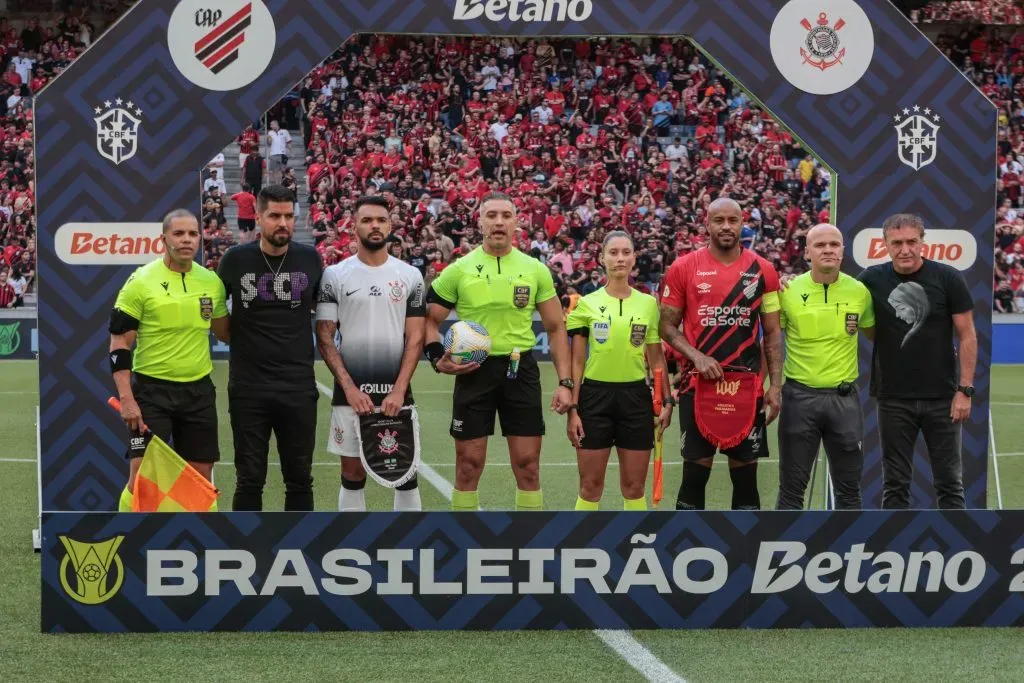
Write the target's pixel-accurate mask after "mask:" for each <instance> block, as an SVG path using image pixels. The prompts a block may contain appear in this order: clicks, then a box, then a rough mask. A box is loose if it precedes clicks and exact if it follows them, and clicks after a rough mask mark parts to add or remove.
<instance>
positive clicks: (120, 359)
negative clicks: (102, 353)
mask: <svg viewBox="0 0 1024 683" xmlns="http://www.w3.org/2000/svg"><path fill="white" fill-rule="evenodd" d="M121 370H127V371H128V372H131V370H132V352H131V349H114V350H113V351H111V352H110V372H111V374H113V373H115V372H120V371H121Z"/></svg>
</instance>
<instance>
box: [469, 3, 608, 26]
mask: <svg viewBox="0 0 1024 683" xmlns="http://www.w3.org/2000/svg"><path fill="white" fill-rule="evenodd" d="M593 11H594V4H593V3H592V2H591V0H457V2H456V3H455V16H454V19H455V21H472V20H473V19H479V18H480V17H482V16H486V17H487V18H488V19H490V20H491V21H502V20H504V19H506V18H507V19H508V20H509V21H566V20H567V19H568V20H569V21H583V20H584V19H588V18H589V17H590V14H591V13H592V12H593Z"/></svg>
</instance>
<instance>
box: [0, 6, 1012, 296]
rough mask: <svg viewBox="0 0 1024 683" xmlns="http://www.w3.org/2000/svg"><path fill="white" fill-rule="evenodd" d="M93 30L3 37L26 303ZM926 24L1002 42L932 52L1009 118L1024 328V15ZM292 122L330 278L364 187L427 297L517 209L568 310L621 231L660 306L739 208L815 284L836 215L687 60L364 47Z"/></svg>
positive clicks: (3, 32) (782, 263)
mask: <svg viewBox="0 0 1024 683" xmlns="http://www.w3.org/2000/svg"><path fill="white" fill-rule="evenodd" d="M131 4H132V3H131V2H124V1H122V2H120V6H121V7H122V8H126V7H127V6H130V5H131ZM102 8H103V9H106V8H107V7H106V4H103V5H102ZM90 16H93V15H91V14H89V13H88V12H84V11H82V12H79V11H77V10H76V12H75V14H73V15H72V14H66V15H62V16H61V18H60V19H58V20H57V21H56V22H55V23H52V24H49V25H40V24H39V22H38V21H35V22H32V23H30V24H29V26H27V27H26V28H24V29H23V30H21V31H20V32H19V31H18V30H16V29H12V28H10V27H9V26H8V23H7V20H6V19H4V18H0V68H2V69H3V74H4V75H3V78H2V79H0V261H2V263H0V271H2V272H5V273H6V274H7V282H8V283H9V286H11V287H12V288H13V289H15V290H16V297H15V301H16V302H17V303H21V301H22V300H23V295H24V294H25V293H26V292H29V291H31V290H32V289H33V286H34V279H35V240H34V238H35V217H34V183H33V177H34V167H33V140H32V137H33V131H32V115H31V98H32V95H33V94H34V93H36V92H38V91H39V90H40V89H41V88H42V87H43V86H44V85H45V84H46V83H48V82H49V81H50V80H52V79H53V78H54V77H55V76H56V75H58V74H59V73H60V72H61V71H62V70H63V69H64V68H66V67H67V66H68V65H69V64H70V63H71V61H72V60H74V59H75V57H76V56H77V55H78V54H80V53H81V52H82V51H83V50H84V49H85V47H87V46H88V45H89V44H90V43H91V41H92V39H93V36H95V35H97V34H98V29H97V28H96V27H95V26H93V25H92V24H91V23H90V20H89V17H90ZM915 16H916V18H917V20H918V21H920V22H922V23H928V22H940V21H951V20H952V21H962V20H967V19H977V18H979V17H981V18H983V19H984V20H985V21H987V22H990V23H992V24H997V25H991V26H990V25H977V24H974V25H972V26H959V27H956V28H954V29H951V30H950V31H948V32H945V33H942V34H941V35H940V36H939V39H938V41H937V42H938V45H939V46H940V48H942V49H943V50H945V51H946V53H947V54H948V55H949V57H950V59H951V60H953V61H954V63H956V64H957V66H958V67H960V68H961V69H962V70H963V71H964V72H965V73H966V74H967V75H968V76H969V77H971V78H972V79H974V80H975V81H976V82H977V84H978V86H979V87H980V88H981V89H982V90H983V91H984V92H985V94H986V95H988V96H989V97H990V98H991V99H992V100H993V101H994V102H995V103H996V104H997V105H998V106H999V107H1000V134H999V144H1000V157H999V169H998V177H999V187H998V192H999V195H998V207H999V208H998V216H997V235H998V238H997V239H998V244H997V247H998V251H997V255H996V257H997V258H996V282H995V285H996V298H995V306H996V309H997V310H1003V311H1016V310H1022V308H1024V193H1022V192H1021V191H1020V184H1021V179H1022V178H1024V161H1021V160H1020V158H1021V156H1022V155H1024V136H1022V132H1021V128H1022V124H1024V29H1019V28H1018V29H1015V30H1014V28H1012V27H1011V28H1007V27H1004V26H999V25H998V24H1020V23H1021V22H1022V21H1024V11H1022V8H1021V6H1020V4H1019V3H1017V2H1013V1H1012V0H984V1H979V2H953V3H948V4H946V3H933V4H932V5H929V6H926V7H925V8H923V9H922V10H920V11H919V12H918V14H917V15H915ZM298 103H299V107H300V112H301V114H300V118H301V125H302V128H303V134H304V139H303V140H301V141H299V140H296V141H295V144H293V145H292V149H293V150H294V149H295V148H296V147H299V145H300V144H301V145H302V148H303V149H304V150H305V156H306V169H307V171H306V178H304V179H303V178H301V177H300V178H298V179H296V178H295V177H294V175H293V174H292V173H291V172H286V173H285V175H284V178H283V182H284V184H286V185H289V184H290V185H292V186H293V187H296V188H297V186H298V185H299V184H301V183H306V184H308V191H309V194H308V196H309V205H308V207H301V208H302V213H304V214H306V216H305V218H306V220H307V221H308V225H309V226H310V227H311V229H312V233H313V237H314V239H315V241H316V244H317V248H318V250H319V251H320V252H321V255H322V257H323V259H324V263H325V264H331V263H336V262H338V261H340V260H342V259H344V258H345V257H347V256H349V255H350V254H351V253H353V251H354V245H352V244H351V234H350V231H349V230H348V227H349V225H350V222H351V206H352V204H353V202H354V201H355V198H356V197H358V196H359V195H360V194H361V193H362V192H363V190H364V189H365V188H367V187H371V188H376V189H377V190H378V191H380V192H382V193H384V194H385V195H386V196H387V197H388V198H389V200H390V201H392V202H393V203H392V205H393V207H394V210H393V214H392V215H393V220H394V223H395V226H396V228H397V229H396V231H395V241H394V243H393V244H392V245H391V246H390V247H389V248H390V249H391V251H392V253H394V254H395V255H397V256H400V257H401V258H403V259H406V260H408V261H410V262H411V263H413V264H414V265H416V266H417V267H418V268H419V269H420V270H421V271H422V272H423V274H424V276H425V277H426V278H427V279H428V280H429V279H431V278H433V277H435V276H436V275H437V274H438V273H439V272H440V271H441V270H443V268H444V267H445V266H446V265H447V264H448V263H450V262H451V261H452V259H453V258H457V257H458V256H459V255H460V254H462V253H465V252H467V251H468V250H469V249H470V248H472V247H473V246H475V245H477V244H479V242H480V235H479V232H478V229H477V228H476V227H475V226H476V223H475V220H474V218H473V213H474V210H475V206H476V204H477V202H478V201H479V198H480V197H482V196H483V194H484V193H485V192H487V191H488V190H492V189H501V190H504V191H506V192H509V193H510V194H512V196H513V197H514V198H515V200H516V203H517V205H518V207H519V209H520V216H521V226H520V234H519V235H518V243H519V245H520V248H522V249H524V250H528V251H530V252H531V253H533V254H535V255H536V256H537V257H538V258H540V259H541V260H543V261H545V262H546V263H547V264H548V265H549V266H550V267H551V269H552V271H553V273H554V274H555V278H556V282H557V283H558V284H559V288H560V293H561V294H562V296H563V300H564V301H569V300H570V299H571V298H572V297H573V295H574V294H577V293H578V294H586V293H588V292H590V291H592V290H593V289H595V288H597V287H599V286H600V278H601V275H600V272H599V269H597V268H596V253H597V245H598V244H599V243H600V240H601V237H602V235H603V234H604V233H605V232H606V231H608V230H611V229H616V228H622V227H624V228H626V229H627V230H629V231H630V232H632V233H633V234H634V236H635V237H636V238H637V240H638V245H639V247H640V254H639V259H638V263H637V269H636V271H635V272H634V274H633V278H632V281H633V283H634V284H635V285H636V286H637V287H638V288H639V289H641V290H648V291H650V290H655V289H656V288H657V286H658V282H659V280H660V276H661V274H662V273H664V272H665V270H666V269H667V267H668V266H669V265H670V264H671V262H672V261H673V260H674V259H675V258H676V257H678V256H679V255H681V254H685V253H687V252H688V251H691V250H693V249H694V248H698V247H699V246H701V245H702V244H703V243H704V242H705V240H706V233H705V230H704V228H703V226H702V221H703V213H704V211H705V208H706V207H707V205H708V203H709V202H710V201H711V200H712V199H713V198H714V197H716V196H722V195H728V196H730V197H733V198H734V199H736V200H737V201H739V202H740V204H741V205H742V206H743V207H744V211H745V213H744V216H745V219H746V224H745V227H744V231H743V236H744V241H745V243H747V244H748V245H749V246H751V247H752V248H754V249H755V250H756V251H758V252H759V253H761V254H762V255H764V256H766V257H767V258H769V259H770V260H772V261H773V262H774V263H775V264H776V266H777V267H778V268H779V270H780V272H783V273H791V272H802V271H803V270H804V269H805V268H806V264H805V263H804V262H803V258H802V251H803V242H802V240H803V237H804V235H805V234H806V231H807V229H808V228H809V227H810V226H812V225H814V224H815V223H817V222H819V221H823V220H826V219H827V217H828V214H829V200H830V193H829V182H830V177H829V174H828V171H827V170H826V169H825V168H824V167H822V166H820V165H819V164H817V163H816V162H815V160H814V159H813V158H812V157H811V156H810V154H809V153H808V151H807V150H804V149H803V148H802V147H801V146H800V144H799V142H797V141H795V140H793V138H792V136H790V134H789V133H788V132H786V131H785V130H784V129H783V128H782V127H781V126H779V125H778V124H777V123H776V122H775V121H773V120H772V118H771V117H770V116H769V115H768V114H767V113H766V112H764V111H762V110H760V109H759V108H758V107H757V106H756V104H755V103H753V102H751V101H750V100H749V98H748V97H747V96H746V95H745V94H744V93H743V92H742V91H741V90H740V89H739V88H738V87H737V86H736V85H735V84H733V83H732V82H730V81H729V80H728V79H727V78H725V77H724V74H722V73H721V72H720V71H718V70H717V69H716V68H715V67H714V65H713V64H711V63H709V62H708V60H707V59H705V58H704V57H703V55H701V54H700V53H699V52H697V51H696V49H695V48H694V47H693V45H692V44H691V43H689V42H688V41H687V40H685V39H676V40H670V39H652V40H647V41H639V42H638V41H633V40H612V39H591V40H553V41H549V40H532V41H523V42H520V41H516V40H512V39H508V38H505V39H494V38H475V39H469V38H460V39H454V38H453V39H442V38H413V37H398V36H369V35H364V36H360V37H358V38H356V39H353V40H351V41H349V42H348V43H346V44H345V45H344V46H342V47H341V48H340V49H339V50H338V51H337V52H336V53H335V54H334V55H333V56H332V58H330V59H328V60H327V61H325V62H324V63H323V64H322V65H321V66H320V67H319V68H317V69H316V70H315V71H314V72H313V73H312V74H310V75H309V77H308V78H307V79H306V80H305V82H304V83H303V84H302V85H301V90H300V92H299V98H298ZM249 135H250V138H249V140H250V141H251V140H252V139H253V137H252V136H253V134H252V133H250V134H249ZM243 142H244V141H243ZM248 144H250V146H251V148H252V151H254V152H255V151H257V149H258V147H257V146H256V145H255V144H252V143H251V142H250V143H248ZM292 153H294V152H292ZM207 186H208V190H207V192H206V193H205V196H204V199H203V207H204V211H203V226H204V237H205V244H206V247H207V255H208V261H207V262H208V264H209V265H213V266H216V263H217V261H218V260H219V257H220V255H221V254H223V252H224V251H225V250H226V249H227V248H229V247H230V246H231V245H232V244H234V243H236V242H237V239H236V236H235V233H233V231H232V230H231V229H230V226H228V225H227V224H226V223H227V221H226V219H225V217H224V206H225V204H226V203H227V201H228V197H232V196H234V199H235V201H238V198H239V195H240V194H243V193H241V192H240V189H241V188H238V187H232V188H227V187H225V186H224V181H223V177H221V179H220V182H219V183H218V182H214V183H212V184H211V183H210V182H209V180H208V181H207ZM210 200H212V202H211V201H210ZM242 201H243V202H244V201H245V199H244V198H242ZM240 206H241V204H240ZM5 286H7V285H2V284H0V289H2V288H3V287H5Z"/></svg>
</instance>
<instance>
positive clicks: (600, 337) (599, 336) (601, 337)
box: [591, 320, 611, 344]
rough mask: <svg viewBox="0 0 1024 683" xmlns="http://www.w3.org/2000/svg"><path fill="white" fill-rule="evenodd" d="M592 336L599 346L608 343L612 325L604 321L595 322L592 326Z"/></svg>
mask: <svg viewBox="0 0 1024 683" xmlns="http://www.w3.org/2000/svg"><path fill="white" fill-rule="evenodd" d="M592 328H593V329H592V330H591V334H592V335H593V337H594V341H596V342H597V343H598V344H604V343H605V342H606V341H608V332H609V331H611V324H610V323H607V322H605V321H604V320H595V321H594V324H593V325H592Z"/></svg>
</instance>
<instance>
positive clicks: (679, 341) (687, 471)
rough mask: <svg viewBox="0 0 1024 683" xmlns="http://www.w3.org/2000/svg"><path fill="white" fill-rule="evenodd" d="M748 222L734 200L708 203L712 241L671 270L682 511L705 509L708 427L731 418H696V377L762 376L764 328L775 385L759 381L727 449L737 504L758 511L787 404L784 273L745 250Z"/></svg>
mask: <svg viewBox="0 0 1024 683" xmlns="http://www.w3.org/2000/svg"><path fill="white" fill-rule="evenodd" d="M742 227H743V212H742V211H741V209H740V206H739V204H737V203H736V202H735V201H734V200H732V199H728V198H720V199H716V200H715V201H713V202H712V203H711V204H710V205H709V206H708V212H707V228H708V235H709V237H710V240H709V242H708V246H707V247H706V248H704V249H700V250H698V251H695V252H693V253H691V254H688V255H687V256H685V257H683V258H681V259H677V260H676V261H675V262H674V263H673V264H672V266H671V267H670V268H669V271H668V273H667V274H666V275H665V289H664V292H663V295H662V302H661V325H660V331H661V336H662V338H663V339H664V340H665V341H667V342H668V343H669V344H670V345H671V346H672V348H673V349H675V350H676V351H678V352H679V353H680V354H682V355H683V357H684V358H685V362H686V367H684V372H683V380H682V385H681V387H680V396H679V422H680V428H681V429H682V430H683V432H684V433H685V436H684V439H683V447H682V455H683V482H682V485H681V486H680V487H679V496H678V498H677V499H676V509H677V510H702V509H704V491H705V488H706V487H707V482H708V479H709V478H710V476H711V464H712V462H713V461H714V457H715V453H716V451H717V450H718V447H717V446H716V445H715V444H714V443H712V441H716V442H719V441H717V438H716V437H717V434H714V433H711V432H710V429H709V427H708V425H710V424H712V423H714V424H718V425H723V424H724V422H726V421H727V420H728V418H729V416H728V415H726V416H722V415H716V416H709V415H704V414H702V415H700V416H697V415H695V409H696V408H695V396H694V394H695V389H696V385H697V375H700V376H701V377H703V378H704V379H705V380H713V381H721V380H722V379H723V378H724V377H725V374H724V372H723V367H725V368H738V369H743V370H747V371H750V372H753V373H756V374H757V375H759V376H760V373H761V359H762V348H761V341H760V337H761V330H762V328H763V330H764V358H765V359H766V361H767V365H768V375H769V377H770V386H769V388H768V390H767V392H765V391H764V389H763V385H762V384H761V381H760V380H759V381H757V383H756V384H757V386H756V401H757V407H756V415H755V417H754V421H753V427H752V428H751V430H750V432H749V435H748V436H747V437H746V438H745V439H743V440H742V441H741V442H740V443H739V444H738V445H735V446H733V447H730V448H726V449H724V453H725V454H726V456H727V457H728V459H729V474H730V478H731V479H732V484H733V494H732V508H733V509H734V510H757V509H760V506H761V501H760V497H759V495H758V491H757V460H758V458H762V457H767V456H768V441H767V438H766V437H767V434H766V426H767V424H768V423H770V422H771V421H772V420H774V419H775V418H776V416H778V414H779V409H780V407H781V404H782V358H783V356H782V330H781V327H780V322H779V309H780V305H779V294H778V290H779V276H778V273H777V272H776V270H775V267H774V266H772V264H771V263H769V262H768V261H767V260H765V259H763V258H761V257H760V256H758V255H757V254H755V253H754V252H753V251H751V250H749V249H745V248H744V247H743V245H742V243H741V242H740V230H741V229H742ZM680 322H682V323H683V329H682V330H680V329H679V324H680ZM752 400H753V397H752ZM765 404H767V407H768V410H767V416H766V415H765V412H764V405H765ZM730 426H732V425H730ZM744 433H745V432H744Z"/></svg>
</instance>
